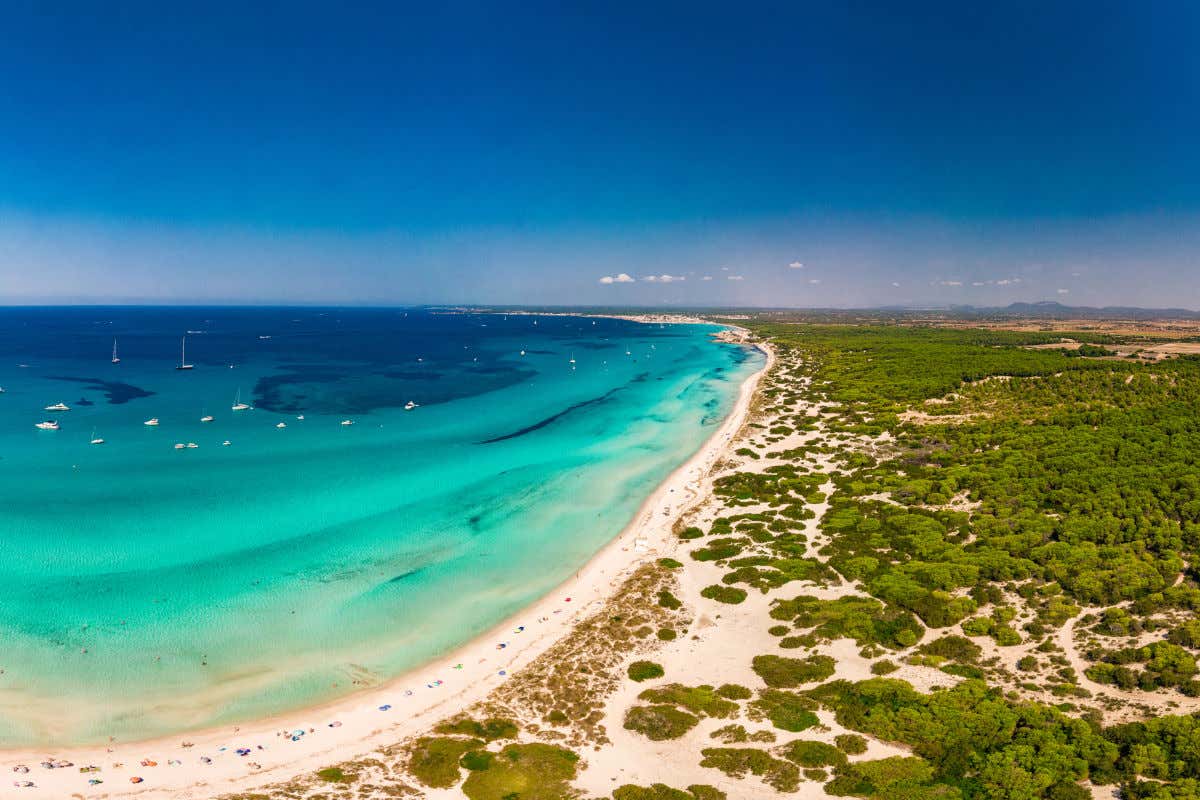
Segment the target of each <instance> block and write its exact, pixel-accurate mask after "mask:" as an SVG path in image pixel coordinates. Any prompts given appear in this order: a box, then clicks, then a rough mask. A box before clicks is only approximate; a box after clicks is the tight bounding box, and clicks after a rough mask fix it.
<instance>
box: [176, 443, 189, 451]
mask: <svg viewBox="0 0 1200 800" xmlns="http://www.w3.org/2000/svg"><path fill="white" fill-rule="evenodd" d="M185 447H187V445H186V444H184V443H183V442H176V443H175V449H176V450H182V449H184V448H185Z"/></svg>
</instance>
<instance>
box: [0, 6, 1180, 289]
mask: <svg viewBox="0 0 1200 800" xmlns="http://www.w3.org/2000/svg"><path fill="white" fill-rule="evenodd" d="M427 5H437V6H438V7H437V8H428V7H425V6H427ZM566 6H570V7H569V8H567V7H566ZM1049 6H1052V7H1049ZM165 9H166V6H165V5H164V4H161V3H142V4H139V3H119V2H118V3H115V4H110V5H107V6H103V7H102V6H96V5H95V4H89V5H84V4H78V5H76V4H72V3H63V4H46V3H35V2H28V3H15V4H9V5H8V6H6V9H5V17H4V24H3V26H2V30H0V132H2V133H0V302H45V301H66V302H88V301H99V302H103V301H148V302H208V301H232V302H332V303H354V302H373V303H424V302H435V303H436V302H480V303H483V302H495V303H564V304H610V303H620V304H674V305H688V304H750V305H798V306H827V305H837V306H865V305H877V304H887V303H918V304H922V303H974V304H977V305H994V304H1005V303H1008V302H1011V301H1013V300H1042V299H1058V300H1062V301H1064V302H1072V303H1087V304H1094V305H1100V304H1116V303H1120V304H1140V305H1155V306H1163V305H1172V306H1180V305H1182V306H1188V307H1193V308H1200V224H1198V223H1200V160H1198V159H1197V157H1196V156H1195V154H1194V150H1195V142H1196V140H1197V133H1198V132H1200V103H1197V100H1198V97H1200V55H1198V54H1197V48H1195V47H1194V44H1193V42H1192V41H1191V39H1192V38H1193V37H1194V32H1195V31H1196V30H1198V29H1200V6H1196V5H1195V4H1189V3H1184V2H1163V3H1156V4H1155V5H1154V9H1153V14H1150V13H1148V12H1147V11H1146V10H1144V9H1143V8H1139V7H1138V6H1137V4H1132V3H1105V2H1089V3H1057V4H1044V3H1004V4H993V5H991V6H988V7H980V6H979V5H978V4H964V3H950V2H947V3H923V4H921V3H917V4H902V5H898V4H894V3H890V4H889V3H877V4H876V3H824V4H803V3H779V4H736V5H734V4H727V3H726V4H705V3H699V4H698V3H687V4H683V3H678V4H674V3H654V4H646V3H636V4H633V3H631V4H623V3H612V2H607V3H594V4H585V3H572V4H562V3H544V4H539V3H521V4H499V3H496V4H477V3H445V4H422V5H421V6H414V7H412V8H406V7H403V6H402V5H400V4H378V5H376V6H367V5H354V4H339V5H338V6H337V7H334V6H333V5H332V4H326V5H324V6H318V5H306V4H303V3H288V4H283V3H280V4H276V5H270V4H257V8H256V9H251V10H247V9H246V8H244V6H243V4H237V5H234V4H228V5H224V4H221V3H210V4H204V5H203V6H201V5H199V4H197V5H196V6H195V7H194V9H193V10H192V11H186V10H178V9H174V8H172V9H171V10H170V11H167V10H165ZM792 264H799V265H802V266H797V267H793V266H790V265H792ZM621 276H628V277H629V278H630V279H631V280H625V279H624V278H623V277H621ZM664 276H665V278H664ZM605 277H608V278H611V279H612V281H611V282H602V279H603V278H605ZM649 278H655V280H648V279H649ZM706 278H708V280H706Z"/></svg>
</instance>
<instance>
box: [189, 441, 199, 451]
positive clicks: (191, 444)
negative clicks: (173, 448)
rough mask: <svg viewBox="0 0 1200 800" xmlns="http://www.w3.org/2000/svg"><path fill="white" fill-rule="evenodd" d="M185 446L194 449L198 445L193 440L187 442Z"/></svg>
mask: <svg viewBox="0 0 1200 800" xmlns="http://www.w3.org/2000/svg"><path fill="white" fill-rule="evenodd" d="M187 446H188V450H195V449H196V448H197V447H199V446H200V445H198V444H196V443H195V442H188V445H187Z"/></svg>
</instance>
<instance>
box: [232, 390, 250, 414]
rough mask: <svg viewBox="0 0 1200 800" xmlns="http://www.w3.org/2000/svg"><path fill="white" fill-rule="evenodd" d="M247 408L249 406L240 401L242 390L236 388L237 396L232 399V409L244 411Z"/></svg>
mask: <svg viewBox="0 0 1200 800" xmlns="http://www.w3.org/2000/svg"><path fill="white" fill-rule="evenodd" d="M249 408H250V406H248V405H246V404H245V403H243V402H242V390H241V389H238V390H237V396H236V397H234V399H233V410H234V411H246V410H247V409H249Z"/></svg>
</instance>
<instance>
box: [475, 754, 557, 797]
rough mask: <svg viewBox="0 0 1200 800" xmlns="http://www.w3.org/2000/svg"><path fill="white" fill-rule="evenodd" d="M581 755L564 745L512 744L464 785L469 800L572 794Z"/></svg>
mask: <svg viewBox="0 0 1200 800" xmlns="http://www.w3.org/2000/svg"><path fill="white" fill-rule="evenodd" d="M578 761H579V756H577V755H576V754H575V753H572V752H571V751H570V750H567V749H565V748H562V747H556V746H555V745H550V744H542V743H540V742H535V743H530V744H510V745H506V746H505V748H504V749H503V750H501V751H500V752H499V753H497V754H496V756H495V758H493V759H492V760H491V763H490V764H489V765H488V767H487V769H483V770H479V771H477V772H472V773H470V774H469V775H468V776H467V779H466V781H464V782H463V785H462V793H463V794H464V795H466V797H467V798H468V800H510V799H511V798H518V797H519V798H522V800H555V799H556V798H565V797H570V796H571V792H572V790H571V788H570V781H572V780H574V779H575V772H576V764H577V762H578Z"/></svg>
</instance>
